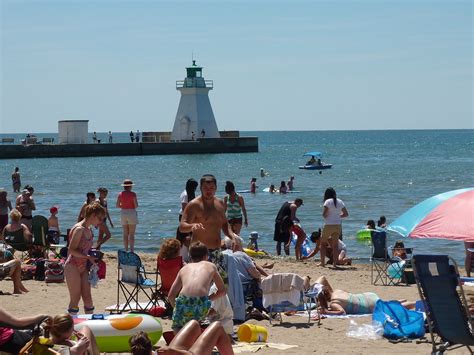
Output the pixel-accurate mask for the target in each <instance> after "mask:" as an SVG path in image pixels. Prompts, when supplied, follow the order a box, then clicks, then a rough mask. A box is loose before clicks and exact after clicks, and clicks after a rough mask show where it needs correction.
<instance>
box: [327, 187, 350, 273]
mask: <svg viewBox="0 0 474 355" xmlns="http://www.w3.org/2000/svg"><path fill="white" fill-rule="evenodd" d="M348 215H349V213H348V212H347V209H346V206H345V205H344V202H342V200H341V199H339V198H337V196H336V191H335V190H334V189H333V188H332V187H328V188H327V189H326V191H325V192H324V206H323V217H324V227H323V232H322V235H321V266H325V264H324V262H325V257H326V249H327V247H326V245H327V243H328V242H329V244H330V245H331V248H332V252H333V255H339V246H338V241H339V236H340V235H341V232H342V226H341V224H342V219H343V218H345V217H347V216H348ZM332 259H333V260H332V262H333V265H334V267H336V266H337V260H338V258H337V257H336V258H332Z"/></svg>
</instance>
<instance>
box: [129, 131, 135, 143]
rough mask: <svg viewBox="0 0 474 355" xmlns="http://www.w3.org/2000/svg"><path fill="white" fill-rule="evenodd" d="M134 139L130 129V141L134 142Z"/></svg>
mask: <svg viewBox="0 0 474 355" xmlns="http://www.w3.org/2000/svg"><path fill="white" fill-rule="evenodd" d="M134 141H135V136H134V135H133V132H132V131H130V142H132V143H133V142H134Z"/></svg>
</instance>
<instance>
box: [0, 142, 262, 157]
mask: <svg viewBox="0 0 474 355" xmlns="http://www.w3.org/2000/svg"><path fill="white" fill-rule="evenodd" d="M254 152H258V138H257V137H230V138H204V139H199V140H197V141H180V142H161V143H112V144H109V143H100V144H97V143H96V144H29V145H21V144H3V145H0V159H25V158H64V157H94V156H126V155H170V154H218V153H254Z"/></svg>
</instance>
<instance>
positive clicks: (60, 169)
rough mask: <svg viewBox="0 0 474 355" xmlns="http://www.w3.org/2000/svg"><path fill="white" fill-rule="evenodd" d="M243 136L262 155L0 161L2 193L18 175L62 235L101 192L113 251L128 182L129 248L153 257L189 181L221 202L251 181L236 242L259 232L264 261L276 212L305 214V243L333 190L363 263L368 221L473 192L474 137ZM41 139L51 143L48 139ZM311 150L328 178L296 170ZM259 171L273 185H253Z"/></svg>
mask: <svg viewBox="0 0 474 355" xmlns="http://www.w3.org/2000/svg"><path fill="white" fill-rule="evenodd" d="M98 135H99V139H101V140H102V142H105V141H107V138H106V134H105V133H99V134H98ZM241 135H243V136H258V137H259V144H260V152H259V153H245V154H208V155H168V156H132V157H84V158H50V159H24V160H23V159H19V160H15V159H11V160H2V161H0V167H1V169H0V186H3V187H5V188H7V190H8V191H9V197H10V198H11V199H13V197H14V196H13V194H12V192H11V191H12V190H11V183H10V181H11V180H10V174H11V173H12V171H13V168H14V167H15V166H19V167H20V172H21V177H22V183H23V185H25V184H30V185H33V186H34V188H35V195H34V198H35V201H36V205H37V211H36V213H38V214H44V215H46V216H48V215H49V212H48V211H49V208H50V207H51V206H52V205H57V206H59V209H60V212H59V218H60V223H61V226H62V229H63V230H65V229H66V228H70V227H71V226H72V225H73V224H74V221H75V219H76V218H77V215H78V213H79V210H80V207H81V205H82V203H83V202H84V200H85V194H86V192H88V191H95V190H96V189H97V187H99V186H105V187H107V188H108V189H109V205H110V213H111V217H112V220H113V221H114V222H115V223H116V228H115V229H113V230H112V233H113V238H112V240H111V241H110V242H109V243H108V244H107V245H106V249H108V250H116V249H117V248H118V247H120V246H121V244H122V242H121V232H122V231H121V227H120V225H119V221H120V220H119V216H120V214H119V211H118V210H117V209H115V207H114V206H115V199H116V197H117V194H118V192H120V191H121V186H120V184H121V182H122V181H123V179H124V178H131V179H133V181H134V182H135V183H136V185H135V186H134V191H135V192H136V193H137V195H138V200H139V204H140V208H139V220H140V224H139V226H138V228H137V236H136V247H137V249H139V250H146V251H150V252H154V251H156V250H157V249H158V247H159V245H160V241H161V240H162V238H166V237H172V236H174V235H175V231H176V227H177V221H178V211H179V207H180V202H179V195H180V193H181V191H182V190H183V189H184V186H185V182H186V180H187V179H188V178H190V177H193V178H195V179H196V180H199V177H200V176H201V175H202V174H204V173H212V174H214V175H215V176H216V177H217V180H218V195H219V196H220V197H223V196H224V184H225V181H226V180H232V181H233V182H234V184H235V185H236V188H237V190H243V189H248V188H249V186H250V179H251V178H252V177H257V184H258V186H259V189H258V190H259V192H258V193H257V194H255V195H251V194H244V198H245V203H246V206H247V210H248V215H249V223H250V224H249V227H248V228H244V229H243V230H242V233H241V235H242V236H243V237H244V239H245V240H247V237H248V235H249V233H250V232H251V231H254V230H255V231H258V232H259V234H260V240H259V243H260V247H261V248H264V249H265V250H267V251H269V252H271V253H273V252H274V249H275V247H274V242H273V226H274V219H275V216H276V213H277V212H278V210H279V208H280V206H281V204H282V203H283V202H284V201H286V200H289V199H293V198H296V197H301V198H303V199H304V206H303V207H301V208H300V209H299V210H298V213H297V215H298V217H299V218H300V220H301V222H302V226H303V228H304V229H305V230H306V231H307V232H308V233H310V232H311V231H313V230H315V229H317V228H318V227H321V226H322V224H323V220H322V217H321V213H322V207H321V206H322V198H323V194H324V190H325V189H326V188H327V187H328V186H332V187H334V188H335V189H336V191H337V193H338V197H340V198H341V199H342V200H343V201H344V202H345V204H346V206H347V209H348V211H349V214H350V215H349V217H348V218H347V219H345V220H344V224H343V230H344V241H345V242H346V244H347V246H348V250H349V254H350V256H355V257H358V258H367V257H368V256H369V253H370V248H369V247H367V246H366V245H363V244H360V243H359V242H358V241H357V240H356V238H355V233H356V232H357V231H358V230H359V229H360V228H361V227H362V226H364V225H365V223H366V221H367V220H368V219H374V220H377V219H378V217H379V216H380V215H385V216H386V217H387V221H388V223H390V222H391V221H392V220H394V219H395V218H396V217H397V216H399V215H400V214H401V213H403V212H404V211H406V210H407V209H408V208H410V207H412V206H413V205H415V204H416V203H418V202H420V201H422V200H424V199H426V198H428V197H430V196H432V195H435V194H438V193H441V192H445V191H449V190H454V189H458V188H465V187H470V186H474V155H473V147H474V130H426V131H424V130H417V131H300V132H295V131H291V132H241ZM2 136H3V137H13V136H14V137H16V138H17V139H19V138H23V137H24V135H12V134H3V135H0V137H2ZM38 136H39V137H56V135H55V134H42V135H38ZM114 140H115V141H128V134H127V133H121V134H114ZM314 150H316V151H321V152H323V154H324V159H323V160H324V161H327V162H330V163H332V164H334V165H333V168H332V169H330V170H326V171H324V172H323V173H322V174H319V173H318V172H317V171H306V170H300V169H298V166H299V165H301V164H303V163H304V162H305V161H306V160H305V159H307V158H303V157H302V154H303V153H304V152H306V151H314ZM260 168H264V169H265V170H266V171H268V172H269V173H270V176H268V177H265V178H260V175H259V171H260ZM291 175H293V176H295V188H296V189H297V190H299V191H301V193H298V194H291V195H286V196H281V195H278V194H269V193H264V192H262V191H261V190H262V189H263V188H265V187H268V186H269V185H270V184H272V183H273V184H275V185H276V186H278V185H279V183H280V181H281V180H285V181H287V180H288V178H289V177H290V176H291ZM473 214H474V212H473ZM390 238H391V241H395V240H396V239H398V237H397V236H391V237H390ZM406 244H407V245H409V246H414V247H415V252H440V253H441V252H442V253H448V254H450V255H452V256H454V257H455V258H456V259H457V260H459V261H460V260H462V259H463V257H464V247H463V244H462V243H460V242H454V241H444V240H407V241H406Z"/></svg>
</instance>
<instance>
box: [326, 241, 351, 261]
mask: <svg viewBox="0 0 474 355" xmlns="http://www.w3.org/2000/svg"><path fill="white" fill-rule="evenodd" d="M337 251H338V255H337V260H336V264H337V265H352V259H351V258H348V257H347V246H346V244H345V243H344V242H343V241H342V240H340V239H339V240H338V241H337ZM326 252H327V254H326V256H327V257H328V258H329V261H328V263H329V264H332V263H333V259H332V258H333V257H334V253H333V250H332V248H331V245H329V244H328V246H327V249H326Z"/></svg>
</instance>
